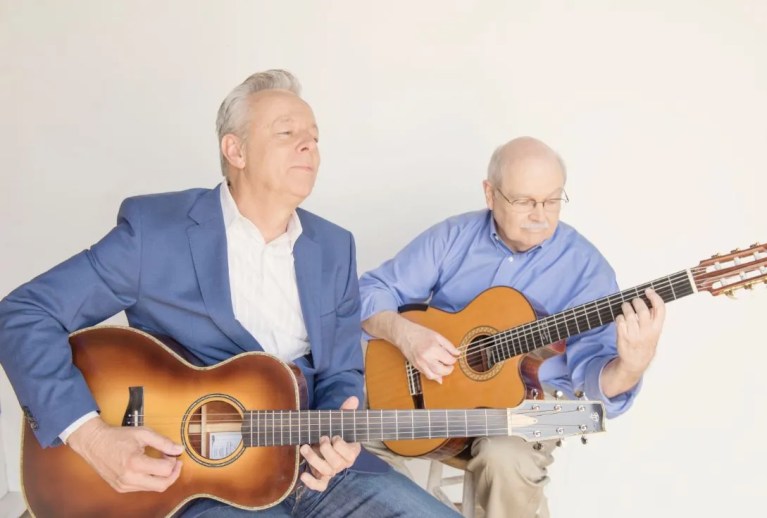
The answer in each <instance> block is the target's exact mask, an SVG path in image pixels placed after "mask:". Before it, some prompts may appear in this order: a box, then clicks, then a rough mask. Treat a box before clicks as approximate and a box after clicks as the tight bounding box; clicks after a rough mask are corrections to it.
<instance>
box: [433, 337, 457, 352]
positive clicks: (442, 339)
mask: <svg viewBox="0 0 767 518" xmlns="http://www.w3.org/2000/svg"><path fill="white" fill-rule="evenodd" d="M437 342H439V344H440V345H441V346H442V347H443V348H444V349H445V350H447V352H449V353H450V354H452V355H453V356H460V355H461V351H459V350H458V349H457V348H456V346H454V345H453V344H452V343H451V342H450V340H448V339H447V338H445V337H444V336H442V335H440V334H438V335H437Z"/></svg>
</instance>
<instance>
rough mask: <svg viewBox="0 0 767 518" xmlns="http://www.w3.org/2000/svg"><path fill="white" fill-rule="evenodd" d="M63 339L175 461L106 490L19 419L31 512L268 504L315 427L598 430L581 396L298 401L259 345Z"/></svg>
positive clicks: (296, 467) (331, 430)
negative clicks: (132, 489)
mask: <svg viewBox="0 0 767 518" xmlns="http://www.w3.org/2000/svg"><path fill="white" fill-rule="evenodd" d="M70 344H71V346H72V354H73V361H74V363H75V365H76V366H77V367H78V368H79V369H80V370H81V371H82V373H83V375H84V376H85V379H86V381H87V383H88V387H89V388H90V390H91V392H92V393H93V395H94V397H95V399H96V402H97V404H98V405H99V408H100V411H101V417H102V419H104V421H106V422H107V423H108V424H111V425H115V426H120V425H122V426H147V427H150V428H152V429H153V430H155V431H157V432H159V433H160V434H162V435H165V436H167V437H169V438H170V439H172V440H173V441H175V442H176V443H180V444H182V445H183V446H184V452H183V453H182V454H181V460H182V462H183V469H182V470H181V475H180V477H179V479H178V480H177V481H176V482H175V483H174V484H173V485H172V486H171V487H170V488H168V489H167V490H166V491H165V492H163V493H155V492H141V493H118V492H116V491H115V490H114V489H112V488H111V487H110V486H109V485H108V484H107V483H106V482H105V481H104V480H102V479H101V478H100V477H99V475H98V474H97V473H96V472H95V471H94V470H93V469H92V468H91V467H90V466H89V465H88V464H87V463H86V462H85V461H84V460H83V459H82V458H81V457H80V456H79V455H77V454H76V453H75V452H74V451H73V450H71V449H70V448H69V447H66V446H61V447H57V448H41V447H40V445H39V443H38V442H37V440H36V439H35V437H34V434H33V433H32V431H31V429H30V428H29V424H25V426H24V429H23V440H22V485H23V492H24V496H25V498H26V501H27V504H28V507H29V509H30V510H31V511H32V513H33V514H34V515H35V516H38V517H41V518H43V517H44V518H47V517H78V518H82V517H94V518H95V517H104V516H109V517H139V516H140V517H142V518H147V517H160V516H167V515H170V514H172V513H174V512H175V511H176V510H178V509H180V508H181V507H182V506H183V505H184V504H185V503H186V502H188V501H190V500H191V499H193V498H197V497H202V496H205V497H208V498H215V499H217V500H221V501H223V502H226V503H228V504H230V505H233V506H235V507H240V508H243V509H251V510H255V509H264V508H267V507H271V506H273V505H275V504H277V503H279V502H280V501H282V500H283V499H284V498H285V497H287V496H288V495H289V494H290V492H291V491H292V489H293V487H294V485H295V483H296V480H297V477H298V475H299V472H300V464H299V463H300V457H299V452H298V448H299V446H300V445H301V444H313V443H317V442H319V438H320V437H321V436H324V435H326V436H334V435H340V436H341V437H343V438H344V439H345V440H347V441H353V442H361V441H368V440H376V439H377V440H381V439H386V440H388V439H392V440H418V439H424V438H435V437H473V436H495V435H518V436H521V437H523V438H525V439H527V440H531V441H537V440H541V439H546V438H556V437H565V436H571V435H583V434H587V433H593V432H599V431H603V430H604V409H603V407H602V404H601V403H599V402H593V401H571V402H567V401H561V402H547V401H529V402H523V403H522V404H521V405H515V408H512V409H466V410H457V409H449V410H436V409H431V410H415V409H410V410H356V411H355V410H302V407H303V402H304V401H305V400H306V394H305V389H306V384H305V380H304V379H303V376H302V375H301V373H300V371H299V370H298V368H297V367H295V366H290V365H288V364H285V363H283V362H281V361H280V360H278V359H277V358H275V357H273V356H271V355H268V354H266V353H257V352H254V353H245V354H241V355H238V356H235V357H233V358H231V359H230V360H227V361H225V362H222V363H220V364H218V365H215V366H212V367H195V366H193V365H192V364H191V363H188V362H187V361H185V360H184V359H183V358H182V356H181V354H183V353H182V349H179V348H177V347H176V346H177V344H174V343H173V342H172V341H170V340H167V339H164V340H161V339H159V338H157V337H154V336H152V335H149V334H147V333H144V332H142V331H139V330H136V329H132V328H127V327H94V328H89V329H86V330H82V331H78V332H76V333H73V334H72V335H71V336H70ZM177 350H178V353H177V352H174V351H177Z"/></svg>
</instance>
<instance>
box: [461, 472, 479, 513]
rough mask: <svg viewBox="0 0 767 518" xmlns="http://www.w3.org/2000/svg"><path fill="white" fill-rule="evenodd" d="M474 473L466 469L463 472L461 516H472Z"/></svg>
mask: <svg viewBox="0 0 767 518" xmlns="http://www.w3.org/2000/svg"><path fill="white" fill-rule="evenodd" d="M475 505H476V504H475V503H474V473H472V472H471V471H466V472H465V473H464V474H463V513H462V514H463V516H464V517H465V518H474V510H475Z"/></svg>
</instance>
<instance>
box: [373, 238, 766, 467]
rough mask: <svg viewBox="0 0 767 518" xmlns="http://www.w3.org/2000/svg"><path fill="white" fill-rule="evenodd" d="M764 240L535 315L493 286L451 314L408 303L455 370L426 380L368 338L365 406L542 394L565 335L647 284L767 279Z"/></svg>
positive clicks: (608, 315) (411, 452) (435, 445)
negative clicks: (545, 369) (545, 372)
mask: <svg viewBox="0 0 767 518" xmlns="http://www.w3.org/2000/svg"><path fill="white" fill-rule="evenodd" d="M765 279H767V245H760V244H758V243H755V244H753V245H751V247H749V248H748V249H746V250H738V249H736V250H733V251H732V252H731V253H729V254H726V255H722V256H720V255H714V256H713V257H712V258H711V259H706V260H703V261H701V262H700V263H699V264H698V266H696V267H693V268H690V269H687V270H682V271H680V272H677V273H674V274H671V275H669V276H667V277H662V278H660V279H656V280H654V281H651V282H648V283H645V284H641V285H639V286H636V287H634V288H630V289H627V290H625V291H621V292H620V293H615V294H613V295H610V296H608V297H604V298H600V299H598V300H594V301H592V302H588V303H586V304H582V305H580V306H577V307H573V308H570V309H567V310H565V311H562V312H560V313H557V314H554V315H551V316H548V317H544V318H537V315H536V313H535V310H534V309H533V307H532V306H531V304H530V303H529V302H528V301H527V299H525V297H524V295H523V294H521V293H520V292H518V291H516V290H514V289H512V288H508V287H494V288H490V289H488V290H486V291H484V292H482V293H481V294H480V295H479V296H477V297H476V298H475V299H474V300H472V301H471V302H470V303H469V304H468V305H467V306H466V307H465V308H464V309H462V310H461V311H458V312H456V313H450V312H446V311H442V310H439V309H437V308H433V307H428V306H426V305H413V304H411V305H408V306H406V307H405V308H403V309H404V310H401V314H402V316H403V317H405V318H407V319H409V320H411V321H413V322H416V323H418V324H420V325H423V326H425V327H427V328H429V329H432V330H435V331H437V332H439V333H440V334H441V335H442V336H444V337H445V338H447V339H448V340H450V341H451V342H452V343H453V344H455V346H456V347H457V348H458V349H459V350H460V352H461V354H460V356H459V358H458V361H457V362H456V368H455V369H454V370H453V372H452V373H451V374H450V375H448V376H445V377H443V379H442V384H439V383H437V382H435V381H431V380H428V379H427V378H426V377H425V376H422V375H421V374H420V373H419V372H418V371H417V370H416V368H415V367H414V366H413V365H412V364H410V362H408V361H407V360H406V358H405V357H404V356H403V355H402V353H401V352H400V350H399V349H398V348H397V347H396V346H395V345H393V344H391V343H389V342H387V341H386V340H380V339H373V340H370V342H369V343H368V349H367V355H366V358H365V371H366V374H365V377H366V380H367V381H366V383H367V394H368V402H369V406H370V408H374V409H390V408H413V409H415V408H479V407H489V408H505V407H513V406H515V405H518V404H519V403H520V402H521V401H522V400H523V399H525V398H531V399H536V398H541V397H542V394H543V391H542V389H541V385H540V382H539V380H538V369H539V367H540V365H541V363H542V362H543V361H544V360H546V359H547V358H550V357H552V356H555V355H558V354H562V353H563V352H564V350H565V340H566V339H567V338H569V337H571V336H575V335H578V334H580V333H584V332H586V331H589V330H590V329H594V328H597V327H601V326H604V325H606V324H609V323H611V322H613V321H614V320H615V317H616V316H618V315H620V314H621V304H623V302H625V301H630V300H631V299H634V298H636V297H641V298H642V299H644V300H645V302H646V303H648V305H649V301H648V300H647V297H646V296H645V294H644V291H645V289H647V288H652V289H654V290H655V291H656V292H657V293H658V295H660V297H661V298H662V299H663V300H664V301H665V302H670V301H672V300H676V299H679V298H682V297H685V296H687V295H690V294H692V293H696V292H698V291H708V292H710V293H711V294H712V295H719V294H721V293H725V294H728V295H732V292H733V291H734V290H736V289H739V288H747V289H750V288H751V287H752V286H753V285H754V284H756V283H757V282H767V280H765ZM467 442H468V440H467V439H464V438H459V439H427V440H418V441H410V442H405V441H391V440H389V441H384V443H385V444H386V446H387V447H388V448H389V449H390V450H392V451H394V452H395V453H397V454H399V455H403V456H408V457H418V456H427V457H431V458H436V459H441V458H445V457H450V456H453V455H457V454H458V453H460V452H461V451H462V450H463V449H464V448H465V447H466V445H467Z"/></svg>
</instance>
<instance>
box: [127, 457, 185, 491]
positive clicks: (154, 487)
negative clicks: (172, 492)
mask: <svg viewBox="0 0 767 518" xmlns="http://www.w3.org/2000/svg"><path fill="white" fill-rule="evenodd" d="M179 475H181V461H176V463H175V465H174V466H173V469H172V470H171V472H170V473H169V474H168V476H153V475H149V474H146V473H135V474H133V476H132V477H131V480H130V486H132V488H131V489H130V491H156V492H163V491H165V490H166V489H168V488H169V487H170V486H172V485H173V483H174V482H175V481H176V480H178V477H179Z"/></svg>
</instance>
